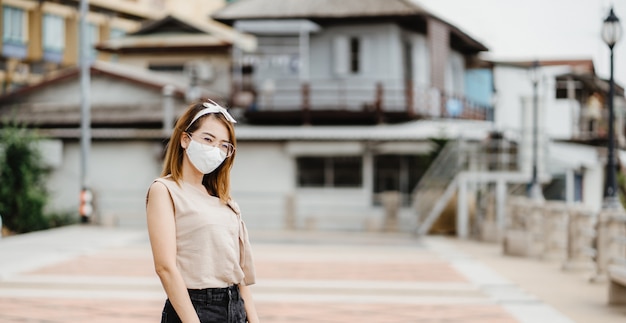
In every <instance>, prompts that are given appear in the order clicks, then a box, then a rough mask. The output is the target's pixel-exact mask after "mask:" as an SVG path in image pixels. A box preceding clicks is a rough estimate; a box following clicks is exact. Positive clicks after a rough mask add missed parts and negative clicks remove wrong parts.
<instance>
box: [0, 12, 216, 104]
mask: <svg viewBox="0 0 626 323" xmlns="http://www.w3.org/2000/svg"><path fill="white" fill-rule="evenodd" d="M79 3H80V0H70V1H55V0H47V1H35V0H2V1H0V11H1V12H0V16H1V17H2V24H0V33H1V34H2V42H1V43H0V55H1V56H0V94H3V93H8V92H10V91H13V90H15V89H18V88H20V87H23V86H26V85H29V84H34V83H37V82H39V81H41V80H43V79H44V78H46V77H47V76H52V75H53V74H54V73H55V72H56V71H58V70H60V69H63V68H66V67H72V66H75V65H77V64H78V60H79V56H78V53H79V51H78V49H79V12H78V11H79V9H78V8H79ZM223 5H224V1H223V0H185V1H184V2H183V3H181V1H174V0H160V1H152V0H137V1H130V0H91V1H89V12H88V14H87V25H88V27H87V31H86V33H87V36H86V37H87V41H88V43H89V46H90V48H93V47H94V45H95V44H97V43H99V42H102V41H106V40H109V39H116V38H119V37H122V36H123V35H125V34H126V33H128V32H131V31H134V30H136V29H137V28H139V26H140V25H141V23H142V22H144V21H145V20H148V19H152V20H154V19H161V18H163V17H164V16H166V15H167V14H168V13H180V14H184V15H191V17H195V19H201V18H203V19H205V18H206V15H207V14H209V13H210V12H212V11H214V10H216V9H217V8H219V7H221V6H223ZM89 55H91V57H90V59H91V60H96V59H98V60H105V61H109V60H114V59H115V57H114V56H111V55H108V54H107V53H98V52H97V51H96V50H95V49H93V50H91V51H90V52H89Z"/></svg>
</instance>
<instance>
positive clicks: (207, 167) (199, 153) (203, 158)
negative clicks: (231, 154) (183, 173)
mask: <svg viewBox="0 0 626 323" xmlns="http://www.w3.org/2000/svg"><path fill="white" fill-rule="evenodd" d="M185 151H186V152H187V157H189V161H190V162H191V164H192V165H193V166H194V167H196V169H197V170H199V171H200V172H201V173H202V174H209V173H211V172H212V171H214V170H215V169H216V168H218V167H219V166H220V165H221V164H222V162H223V161H224V160H225V159H226V154H225V153H224V152H223V151H222V150H221V149H219V148H217V147H213V146H211V145H203V144H201V143H199V142H197V141H195V140H193V139H191V140H190V141H189V146H187V149H186V150H185Z"/></svg>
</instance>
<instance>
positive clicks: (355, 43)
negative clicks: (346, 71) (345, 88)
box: [350, 37, 361, 74]
mask: <svg viewBox="0 0 626 323" xmlns="http://www.w3.org/2000/svg"><path fill="white" fill-rule="evenodd" d="M360 52H361V42H360V41H359V39H358V38H356V37H353V38H350V72H351V73H352V74H354V73H358V72H359V70H360V66H361V61H360V60H359V57H360Z"/></svg>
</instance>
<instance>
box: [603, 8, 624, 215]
mask: <svg viewBox="0 0 626 323" xmlns="http://www.w3.org/2000/svg"><path fill="white" fill-rule="evenodd" d="M621 37H622V26H621V25H620V23H619V19H618V18H617V16H616V15H615V13H614V12H613V8H611V11H610V12H609V16H608V17H606V19H604V23H603V24H602V40H604V42H605V43H606V44H607V45H608V46H609V50H610V51H611V78H610V80H609V98H608V100H609V138H608V139H609V143H608V154H607V166H606V168H607V169H606V183H605V190H604V201H603V206H602V207H603V208H605V209H617V208H621V204H620V201H619V198H618V197H617V184H616V183H617V182H616V176H615V166H616V165H615V130H614V127H615V112H614V111H613V110H614V109H613V97H614V96H615V81H614V79H613V47H614V46H615V44H616V43H617V42H618V41H619V40H620V38H621Z"/></svg>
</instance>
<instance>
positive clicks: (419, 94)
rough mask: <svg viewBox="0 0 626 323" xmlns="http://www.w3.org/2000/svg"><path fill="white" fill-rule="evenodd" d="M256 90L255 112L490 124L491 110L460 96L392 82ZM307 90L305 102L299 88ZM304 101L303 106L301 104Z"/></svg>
mask: <svg viewBox="0 0 626 323" xmlns="http://www.w3.org/2000/svg"><path fill="white" fill-rule="evenodd" d="M269 83H271V86H270V85H265V86H264V85H259V86H257V90H256V93H257V98H256V105H255V111H293V110H299V109H300V108H301V107H302V106H305V105H306V106H308V107H309V108H310V110H312V111H315V110H340V111H371V112H376V111H379V110H380V111H381V112H404V113H407V114H409V115H412V116H422V117H439V118H453V119H471V120H493V107H492V106H489V105H484V104H478V103H476V102H472V101H471V100H468V99H467V98H465V97H463V96H461V95H452V94H449V93H445V92H444V91H441V90H439V89H436V88H433V87H428V86H421V85H417V84H415V83H413V82H411V81H403V80H393V79H363V78H359V79H311V80H308V81H306V82H301V81H299V80H297V79H278V80H272V81H269ZM304 87H307V88H308V90H307V91H308V93H309V97H308V99H307V98H305V97H304V96H303V94H302V93H303V92H304V91H303V90H302V89H303V88H304ZM305 100H307V102H306V104H305V103H304V102H305Z"/></svg>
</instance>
